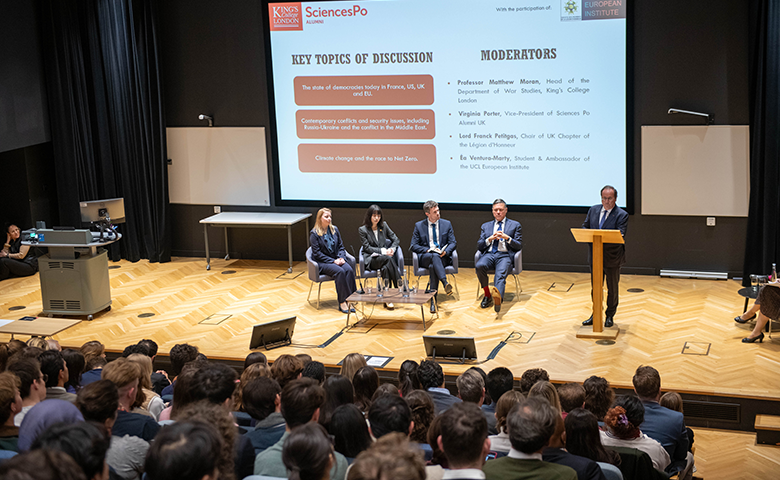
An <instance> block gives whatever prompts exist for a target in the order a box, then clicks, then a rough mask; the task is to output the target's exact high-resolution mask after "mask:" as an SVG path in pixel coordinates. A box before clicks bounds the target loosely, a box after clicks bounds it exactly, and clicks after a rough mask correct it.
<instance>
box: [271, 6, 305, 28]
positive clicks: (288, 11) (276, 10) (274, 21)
mask: <svg viewBox="0 0 780 480" xmlns="http://www.w3.org/2000/svg"><path fill="white" fill-rule="evenodd" d="M268 16H269V18H270V25H271V31H279V30H303V10H302V9H301V2H290V3H271V4H269V5H268Z"/></svg>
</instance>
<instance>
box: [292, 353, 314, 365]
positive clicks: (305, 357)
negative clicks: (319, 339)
mask: <svg viewBox="0 0 780 480" xmlns="http://www.w3.org/2000/svg"><path fill="white" fill-rule="evenodd" d="M295 358H297V359H298V360H300V361H301V365H303V367H304V368H306V365H308V364H309V362H311V361H312V358H311V355H309V354H308V353H299V354H297V355H295Z"/></svg>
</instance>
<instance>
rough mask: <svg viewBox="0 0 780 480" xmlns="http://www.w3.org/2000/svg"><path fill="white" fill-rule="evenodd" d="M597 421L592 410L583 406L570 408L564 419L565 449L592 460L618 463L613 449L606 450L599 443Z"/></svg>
mask: <svg viewBox="0 0 780 480" xmlns="http://www.w3.org/2000/svg"><path fill="white" fill-rule="evenodd" d="M598 422H599V421H598V419H597V418H596V415H594V414H593V413H592V412H589V411H588V410H585V409H584V408H575V409H572V410H571V411H570V412H569V414H568V415H566V420H564V426H565V427H566V450H567V451H568V452H569V453H571V454H574V455H579V456H580V457H585V458H589V459H591V460H593V461H594V462H603V463H612V464H619V463H620V456H619V455H618V454H617V453H616V452H614V451H613V450H607V449H606V448H604V446H603V445H602V444H601V436H600V434H599V423H598Z"/></svg>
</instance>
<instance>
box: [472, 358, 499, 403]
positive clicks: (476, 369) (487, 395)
mask: <svg viewBox="0 0 780 480" xmlns="http://www.w3.org/2000/svg"><path fill="white" fill-rule="evenodd" d="M466 371H467V372H477V373H478V374H479V376H480V377H482V385H483V386H484V387H485V399H484V400H483V402H482V403H483V405H490V404H491V403H493V402H495V400H494V399H492V398H491V397H490V392H488V389H487V373H485V371H484V370H482V369H481V368H479V367H470V368H469V369H468V370H466Z"/></svg>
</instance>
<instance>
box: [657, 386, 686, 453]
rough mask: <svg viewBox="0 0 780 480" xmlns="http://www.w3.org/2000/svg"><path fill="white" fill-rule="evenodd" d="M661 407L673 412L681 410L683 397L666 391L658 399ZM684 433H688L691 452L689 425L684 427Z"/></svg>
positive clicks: (681, 411)
mask: <svg viewBox="0 0 780 480" xmlns="http://www.w3.org/2000/svg"><path fill="white" fill-rule="evenodd" d="M658 403H660V404H661V406H662V407H666V408H668V409H669V410H674V411H675V412H680V413H684V412H683V399H682V397H681V396H680V394H679V393H677V392H666V393H664V394H663V395H661V399H660V400H659V401H658ZM685 433H686V434H687V435H688V451H689V452H693V430H691V429H690V427H685Z"/></svg>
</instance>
